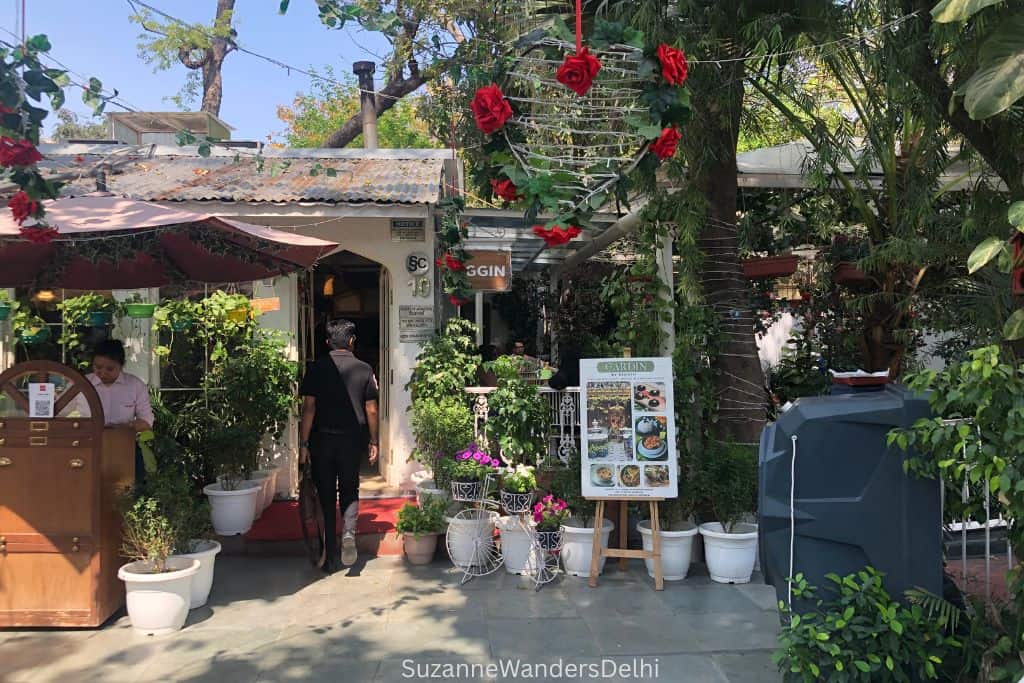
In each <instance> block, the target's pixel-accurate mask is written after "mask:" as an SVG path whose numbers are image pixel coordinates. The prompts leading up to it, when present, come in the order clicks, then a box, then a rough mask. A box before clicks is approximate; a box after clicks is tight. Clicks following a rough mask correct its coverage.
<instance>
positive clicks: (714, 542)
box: [700, 522, 757, 583]
mask: <svg viewBox="0 0 1024 683" xmlns="http://www.w3.org/2000/svg"><path fill="white" fill-rule="evenodd" d="M700 535H701V536H703V537H704V561H705V562H707V565H708V574H710V575H711V580H712V581H717V582H718V583H750V575H751V574H752V573H753V571H754V561H755V560H756V559H757V525H756V524H746V523H740V524H737V525H736V526H735V533H731V534H727V533H725V532H724V531H723V530H722V525H721V524H720V523H718V522H708V523H707V524H701V525H700Z"/></svg>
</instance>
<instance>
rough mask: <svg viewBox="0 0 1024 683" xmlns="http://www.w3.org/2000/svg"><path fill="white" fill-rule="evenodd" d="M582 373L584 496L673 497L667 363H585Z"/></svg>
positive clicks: (671, 416) (628, 360) (636, 360)
mask: <svg viewBox="0 0 1024 683" xmlns="http://www.w3.org/2000/svg"><path fill="white" fill-rule="evenodd" d="M580 374H581V381H580V386H581V393H582V396H581V399H582V405H583V406H584V411H585V412H584V419H583V420H581V430H582V434H581V435H580V436H581V442H582V454H581V455H582V457H583V465H584V466H583V473H582V477H583V481H582V482H581V483H582V485H583V494H584V495H585V496H591V497H595V498H602V497H606V498H614V497H616V496H621V497H641V498H642V497H650V498H674V497H675V496H676V495H677V491H678V482H677V474H678V465H677V459H676V452H675V436H674V435H675V416H674V412H673V411H672V410H669V406H670V405H672V364H671V360H670V359H668V358H622V359H608V358H605V359H584V360H583V361H581V363H580Z"/></svg>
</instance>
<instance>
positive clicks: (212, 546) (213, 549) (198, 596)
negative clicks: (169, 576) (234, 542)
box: [177, 539, 220, 609]
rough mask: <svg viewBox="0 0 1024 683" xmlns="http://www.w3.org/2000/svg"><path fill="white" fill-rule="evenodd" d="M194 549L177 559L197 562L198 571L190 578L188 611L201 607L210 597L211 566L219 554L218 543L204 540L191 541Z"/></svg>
mask: <svg viewBox="0 0 1024 683" xmlns="http://www.w3.org/2000/svg"><path fill="white" fill-rule="evenodd" d="M191 543H192V547H193V548H195V550H193V551H192V552H190V553H182V554H181V555H178V556H177V557H187V558H190V559H193V560H199V571H198V572H197V573H196V575H195V576H193V577H192V599H191V602H190V603H189V609H195V608H196V607H202V606H203V605H205V604H206V601H207V599H208V598H209V597H210V589H211V588H213V566H214V564H215V563H216V561H217V554H218V553H219V552H220V543H218V542H217V541H208V540H205V539H200V540H195V541H192V542H191Z"/></svg>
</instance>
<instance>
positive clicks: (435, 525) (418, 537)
mask: <svg viewBox="0 0 1024 683" xmlns="http://www.w3.org/2000/svg"><path fill="white" fill-rule="evenodd" d="M447 505H448V503H447V502H446V501H445V500H444V499H442V498H436V497H428V498H427V499H426V500H424V501H423V503H422V504H420V505H413V504H412V503H406V504H405V505H403V506H402V508H401V509H400V510H399V511H398V522H397V524H396V525H395V529H396V530H397V531H398V533H399V534H401V535H402V546H403V548H404V550H405V557H406V558H407V559H408V560H409V563H410V564H417V565H422V564H430V562H431V561H432V560H433V559H434V553H435V552H436V550H437V537H438V535H439V534H442V533H444V529H445V521H444V518H445V509H446V507H447Z"/></svg>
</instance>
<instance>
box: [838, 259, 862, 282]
mask: <svg viewBox="0 0 1024 683" xmlns="http://www.w3.org/2000/svg"><path fill="white" fill-rule="evenodd" d="M832 280H833V281H834V282H835V283H836V284H839V285H859V284H863V283H865V282H867V281H868V275H867V273H865V272H864V271H863V270H861V269H860V268H858V267H857V264H856V263H852V262H850V261H840V262H839V263H837V264H836V267H835V269H834V270H833V271H832Z"/></svg>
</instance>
